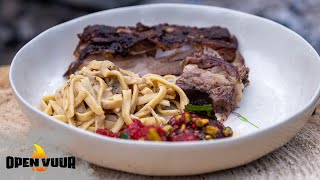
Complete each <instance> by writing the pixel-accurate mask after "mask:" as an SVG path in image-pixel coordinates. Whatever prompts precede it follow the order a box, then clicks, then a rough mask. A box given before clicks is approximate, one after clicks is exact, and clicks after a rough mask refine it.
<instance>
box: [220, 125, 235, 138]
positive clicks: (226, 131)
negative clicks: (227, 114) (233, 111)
mask: <svg viewBox="0 0 320 180" xmlns="http://www.w3.org/2000/svg"><path fill="white" fill-rule="evenodd" d="M222 132H223V135H224V136H226V137H229V136H232V134H233V131H232V129H231V128H230V127H225V128H224V129H223V131H222Z"/></svg>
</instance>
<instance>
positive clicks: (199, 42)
mask: <svg viewBox="0 0 320 180" xmlns="http://www.w3.org/2000/svg"><path fill="white" fill-rule="evenodd" d="M78 37H79V40H80V41H79V44H78V45H77V47H76V49H75V51H74V55H75V56H76V57H77V61H80V62H74V63H72V64H71V65H70V67H69V69H68V71H67V72H66V73H65V76H67V75H70V74H72V73H74V72H75V71H76V70H77V69H78V67H79V66H80V65H81V62H82V61H83V60H85V59H86V58H87V57H88V56H89V55H102V56H104V57H105V58H113V57H115V56H118V55H119V56H123V57H125V56H128V55H137V54H153V53H154V52H155V50H156V49H158V48H159V49H162V50H171V49H175V48H179V47H182V46H184V45H190V46H193V47H203V46H206V47H210V48H212V49H214V50H216V51H218V52H219V54H220V55H221V56H222V57H223V59H224V60H226V61H227V62H232V61H233V60H234V59H235V57H236V50H237V48H238V43H237V40H236V38H235V37H234V36H232V35H231V34H230V33H229V31H228V30H227V29H226V28H222V27H219V26H211V27H205V28H197V27H190V26H180V25H169V24H166V23H165V24H159V25H155V26H146V25H143V24H142V23H137V25H136V26H128V27H124V26H118V27H113V26H105V25H92V26H87V27H86V28H84V31H83V32H82V33H81V34H78Z"/></svg>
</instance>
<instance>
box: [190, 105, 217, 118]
mask: <svg viewBox="0 0 320 180" xmlns="http://www.w3.org/2000/svg"><path fill="white" fill-rule="evenodd" d="M185 108H186V110H188V111H190V112H199V113H200V112H206V115H207V116H208V117H213V118H216V117H215V115H214V114H212V112H213V108H212V105H211V104H205V105H192V104H187V105H186V106H185Z"/></svg>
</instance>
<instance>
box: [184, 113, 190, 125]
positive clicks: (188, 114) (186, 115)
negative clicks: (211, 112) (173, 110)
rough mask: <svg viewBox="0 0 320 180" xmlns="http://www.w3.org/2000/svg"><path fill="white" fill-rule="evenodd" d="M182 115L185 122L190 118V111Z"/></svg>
mask: <svg viewBox="0 0 320 180" xmlns="http://www.w3.org/2000/svg"><path fill="white" fill-rule="evenodd" d="M184 117H185V119H186V123H188V122H190V120H191V117H190V113H185V115H184Z"/></svg>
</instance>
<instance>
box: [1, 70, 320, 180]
mask: <svg viewBox="0 0 320 180" xmlns="http://www.w3.org/2000/svg"><path fill="white" fill-rule="evenodd" d="M7 72H8V67H2V68H1V67H0V136H1V138H0V155H1V156H0V159H1V160H0V163H1V164H0V176H1V177H7V176H8V178H10V179H11V178H15V179H17V178H19V179H31V178H32V179H42V178H43V177H46V178H50V179H51V178H53V177H54V176H58V175H61V176H62V177H69V178H71V179H73V178H75V179H147V178H151V177H147V176H139V175H134V174H129V173H124V172H120V171H115V170H110V169H106V168H102V167H98V166H95V165H92V164H90V163H88V162H86V161H84V160H81V159H77V166H76V169H75V170H72V171H71V170H69V171H60V172H58V173H55V174H53V173H52V172H53V171H52V172H51V174H50V171H48V173H46V175H47V176H45V175H43V174H42V175H39V174H36V173H34V172H32V171H31V170H28V171H29V172H30V174H28V173H26V174H23V173H22V174H21V175H19V171H18V170H10V171H9V170H6V169H5V166H4V163H5V162H4V159H5V157H6V156H8V155H12V154H24V155H28V154H29V156H30V155H31V153H32V150H33V149H34V147H33V145H32V144H30V143H32V142H33V143H36V142H38V141H41V138H40V137H38V139H35V137H34V136H32V135H30V132H31V131H30V130H32V126H31V124H30V123H29V121H28V119H27V118H26V117H25V116H24V115H23V114H22V112H21V111H20V109H19V106H18V104H17V102H16V100H15V98H14V96H13V93H12V90H11V89H10V87H8V76H7ZM35 141H36V142H35ZM262 143H263V142H262ZM43 144H45V143H42V145H43ZM43 147H44V148H45V150H46V152H47V154H49V153H50V154H51V156H53V154H54V156H56V157H59V155H60V156H62V155H65V154H64V153H63V152H61V151H59V149H57V148H54V147H52V146H44V145H43ZM252 148H254V147H252ZM21 169H22V168H21ZM32 173H33V174H32ZM29 176H31V177H29ZM1 177H0V179H2V178H1ZM152 178H155V179H158V178H160V179H168V177H152ZM172 178H177V177H172ZM180 178H181V179H213V178H214V179H320V106H318V108H317V109H316V110H315V111H314V113H313V115H312V117H311V118H310V119H309V121H308V123H307V124H306V125H305V126H304V128H303V129H302V130H301V131H300V132H299V133H298V134H297V135H296V136H295V137H294V138H293V139H292V140H291V141H289V142H288V143H287V144H286V145H284V146H283V147H281V148H279V149H277V150H275V151H274V152H272V153H270V154H268V155H266V156H264V157H262V158H260V159H258V160H256V161H254V162H252V163H249V164H247V165H244V166H241V167H237V168H233V169H229V170H224V171H219V172H215V173H210V174H204V175H199V176H189V177H179V179H180ZM63 179H64V178H63Z"/></svg>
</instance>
